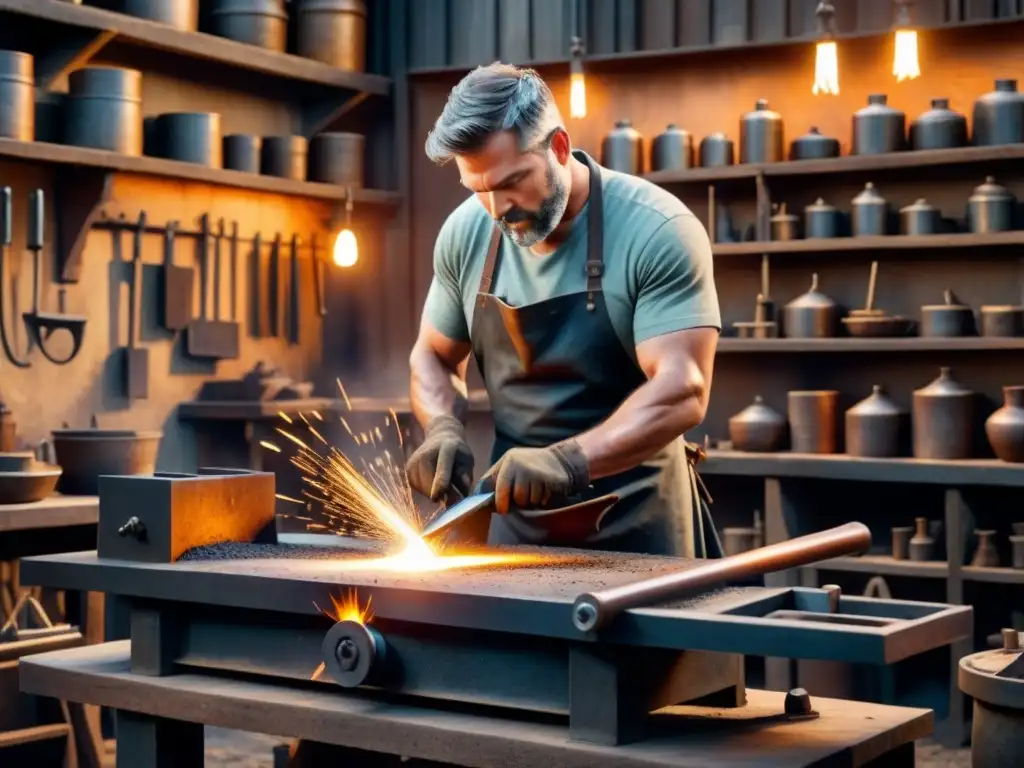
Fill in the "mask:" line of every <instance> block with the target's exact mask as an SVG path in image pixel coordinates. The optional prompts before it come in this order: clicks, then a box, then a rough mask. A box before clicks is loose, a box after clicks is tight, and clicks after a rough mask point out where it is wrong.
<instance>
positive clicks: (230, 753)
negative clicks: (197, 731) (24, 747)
mask: <svg viewBox="0 0 1024 768" xmlns="http://www.w3.org/2000/svg"><path fill="white" fill-rule="evenodd" d="M281 741H282V739H279V738H276V737H272V736H260V735H256V734H250V733H241V732H239V731H225V730H223V729H220V728H207V729H206V768H273V765H274V762H273V759H272V758H271V750H273V748H274V745H275V744H279V743H281ZM970 755H971V753H970V750H968V749H945V748H943V747H940V746H938V745H937V744H930V743H928V742H921V743H920V744H918V746H917V768H970V765H971V756H970Z"/></svg>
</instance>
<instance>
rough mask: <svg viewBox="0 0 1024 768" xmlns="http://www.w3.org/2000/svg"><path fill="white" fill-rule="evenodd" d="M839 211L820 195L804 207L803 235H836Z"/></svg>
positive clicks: (812, 236)
mask: <svg viewBox="0 0 1024 768" xmlns="http://www.w3.org/2000/svg"><path fill="white" fill-rule="evenodd" d="M838 214H839V212H838V211H837V210H836V209H835V208H834V207H833V206H831V205H829V204H828V203H826V202H825V201H824V200H822V199H821V198H820V197H819V198H818V199H817V200H815V201H814V202H813V203H812V204H811V205H808V206H807V207H806V208H804V237H806V238H808V239H811V238H815V237H836V236H838V234H839V215H838Z"/></svg>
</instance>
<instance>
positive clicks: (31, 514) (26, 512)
mask: <svg viewBox="0 0 1024 768" xmlns="http://www.w3.org/2000/svg"><path fill="white" fill-rule="evenodd" d="M99 514H100V500H99V497H98V496H61V495H60V494H54V495H53V496H50V497H49V498H46V499H43V500H42V501H34V502H32V503H30V504H0V533H4V532H9V531H32V530H38V529H45V528H65V527H68V526H73V525H95V524H96V522H97V521H98V520H99Z"/></svg>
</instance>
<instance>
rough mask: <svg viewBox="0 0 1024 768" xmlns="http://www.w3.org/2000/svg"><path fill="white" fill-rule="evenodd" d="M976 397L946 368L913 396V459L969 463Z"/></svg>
mask: <svg viewBox="0 0 1024 768" xmlns="http://www.w3.org/2000/svg"><path fill="white" fill-rule="evenodd" d="M974 399H975V394H974V392H972V391H971V390H969V389H967V388H966V387H965V386H963V385H962V384H960V382H958V381H957V380H956V379H954V378H953V374H952V372H951V371H950V369H949V368H945V367H944V368H941V369H940V370H939V377H938V378H937V379H935V381H933V382H932V383H931V384H929V385H928V386H926V387H922V388H921V389H918V390H915V391H914V394H913V402H914V405H913V433H914V456H915V457H916V458H918V459H969V458H971V456H972V455H973V453H974V451H973V446H974V439H973V438H974Z"/></svg>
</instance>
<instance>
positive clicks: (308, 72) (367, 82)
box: [0, 0, 391, 96]
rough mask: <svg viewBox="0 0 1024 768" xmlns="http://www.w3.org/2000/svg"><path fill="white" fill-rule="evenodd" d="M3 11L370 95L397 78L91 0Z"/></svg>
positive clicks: (8, 4)
mask: <svg viewBox="0 0 1024 768" xmlns="http://www.w3.org/2000/svg"><path fill="white" fill-rule="evenodd" d="M0 14H14V15H18V16H22V17H29V18H32V19H36V20H38V21H40V22H44V23H51V24H54V25H65V26H69V27H75V28H78V29H79V30H82V31H91V32H96V33H100V32H103V33H112V35H113V37H117V38H119V39H122V40H125V41H128V42H131V43H133V44H135V45H139V46H143V47H147V48H152V49H155V50H160V51H164V52H166V53H172V54H177V55H180V56H182V57H184V58H189V59H199V60H202V61H206V62H208V63H210V64H215V65H219V66H222V67H226V68H229V69H237V70H247V71H251V72H259V73H260V74H262V75H267V76H271V77H274V78H277V79H285V80H291V81H298V82H305V83H312V84H315V85H320V86H326V87H329V88H334V89H341V90H346V91H354V92H359V93H365V94H370V95H382V96H383V95H386V94H388V93H389V91H390V89H391V81H390V80H389V79H388V78H386V77H381V76H379V75H370V74H364V73H360V72H346V71H344V70H340V69H337V68H336V67H332V66H329V65H327V64H323V63H321V62H319V61H314V60H312V59H306V58H303V57H301V56H292V55H290V54H285V53H277V52H275V51H269V50H267V49H265V48H260V47H258V46H254V45H245V44H243V43H238V42H235V41H234V40H228V39H226V38H223V37H217V36H215V35H208V34H204V33H201V32H183V31H181V30H177V29H174V28H172V27H169V26H167V25H166V24H159V23H157V22H153V21H149V20H147V19H140V18H136V17H135V16H129V15H126V14H122V13H115V12H112V11H106V10H103V9H101V8H93V7H90V6H87V5H74V4H72V3H69V2H66V0H0ZM8 23H9V22H8ZM53 34H54V40H56V39H57V38H59V37H60V30H57V29H55V30H54V31H53ZM80 63H81V62H79V64H80Z"/></svg>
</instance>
